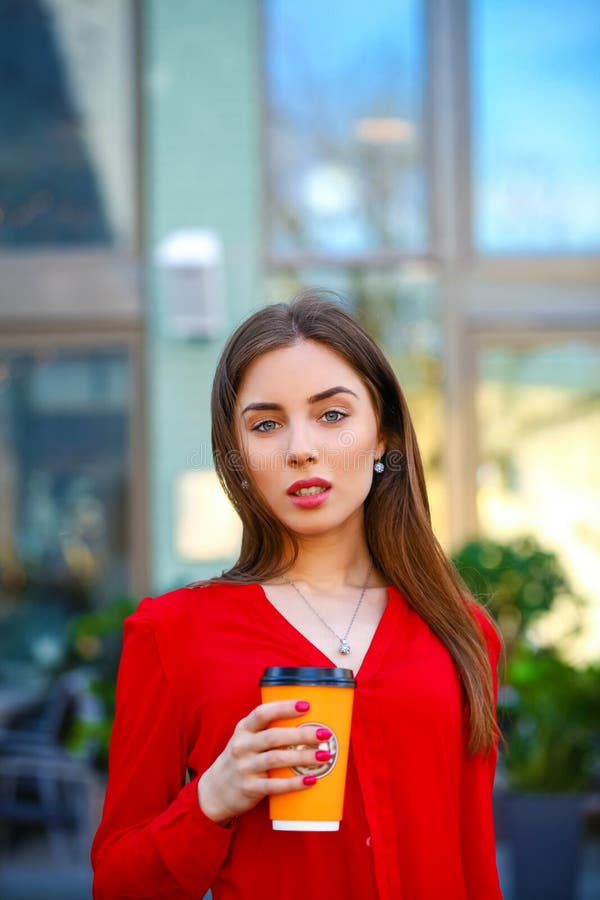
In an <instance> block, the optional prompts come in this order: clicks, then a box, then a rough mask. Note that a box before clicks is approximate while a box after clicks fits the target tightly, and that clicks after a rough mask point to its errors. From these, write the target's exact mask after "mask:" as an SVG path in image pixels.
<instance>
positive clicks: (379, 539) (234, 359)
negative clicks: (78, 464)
mask: <svg viewBox="0 0 600 900" xmlns="http://www.w3.org/2000/svg"><path fill="white" fill-rule="evenodd" d="M327 293H328V292H323V291H306V292H304V293H303V294H300V295H299V296H298V297H296V298H295V299H294V300H292V302H291V303H289V304H286V303H276V304H274V305H271V306H266V307H264V308H262V309H260V310H258V312H255V313H253V314H252V315H250V316H249V317H248V318H247V319H246V320H245V321H244V322H242V323H241V324H240V325H239V326H238V328H237V329H236V330H235V331H234V333H233V334H232V335H231V337H230V338H229V340H228V342H227V344H226V346H225V348H224V350H223V353H222V355H221V358H220V360H219V363H218V365H217V370H216V373H215V378H214V382H213V389H212V397H211V412H212V448H213V456H214V461H215V467H216V471H217V475H218V477H219V480H220V482H221V485H222V487H223V489H224V491H225V493H226V494H227V496H228V497H229V499H230V501H231V502H232V504H233V506H234V507H235V509H236V510H237V512H238V514H239V516H240V518H241V520H242V526H243V532H242V542H241V550H240V555H239V559H238V560H237V562H236V563H235V564H234V565H233V566H232V567H231V568H230V569H228V570H227V571H224V572H223V573H222V575H221V576H218V577H215V578H212V579H209V580H208V581H205V582H196V583H195V584H194V585H190V586H196V585H199V584H210V583H215V582H224V581H226V582H232V581H233V582H243V583H248V582H255V581H265V580H268V579H270V578H273V577H274V576H279V575H282V574H283V573H284V572H285V570H286V568H287V567H288V563H286V562H284V561H283V560H284V548H285V547H286V546H287V547H291V548H292V553H293V560H295V559H296V557H297V553H298V545H297V541H296V540H295V538H294V535H293V533H291V532H290V531H289V530H288V529H287V528H286V527H285V526H284V524H283V523H282V522H280V521H279V520H277V519H276V518H275V517H274V516H273V514H272V513H271V511H270V509H269V508H268V507H267V506H266V504H265V503H264V502H263V500H262V499H261V497H260V496H259V495H258V493H257V492H255V491H249V490H245V489H244V487H243V486H242V481H243V480H244V479H246V480H249V479H250V478H251V476H250V474H249V473H248V472H247V471H246V469H245V466H244V458H243V454H242V451H241V449H240V445H239V440H238V435H237V429H236V421H235V404H236V399H237V394H238V390H239V387H240V383H241V381H242V378H243V376H244V373H245V371H246V369H247V367H248V366H249V365H250V363H251V362H252V361H253V360H255V359H256V358H257V357H259V356H261V355H262V354H264V353H268V352H269V351H271V350H275V349H277V348H280V347H287V346H290V345H291V344H295V343H297V342H298V341H300V340H313V341H318V342H319V343H321V344H324V345H325V346H326V347H328V348H330V349H331V350H333V351H335V352H336V353H338V354H339V355H340V356H341V357H343V358H344V359H345V360H346V362H347V363H349V365H351V366H352V368H353V369H354V370H355V372H356V373H357V374H358V375H359V377H360V378H361V379H362V381H363V383H364V384H365V387H366V388H367V390H368V391H369V394H370V397H371V399H372V401H373V405H374V408H375V411H376V414H377V418H378V422H379V425H380V429H381V433H382V436H383V438H384V440H385V442H386V452H385V454H384V458H383V461H384V463H385V464H386V465H385V469H384V471H383V473H382V474H381V475H379V476H378V477H377V478H374V479H373V484H372V487H371V489H370V492H369V494H368V496H367V498H366V500H365V504H364V521H365V530H366V539H367V545H368V548H369V552H370V554H371V557H372V559H373V562H374V564H375V566H376V567H377V569H378V570H379V571H380V572H381V573H382V575H383V576H384V577H385V579H386V580H387V582H388V584H391V585H395V586H396V587H397V588H399V589H400V590H401V591H402V593H403V594H404V595H405V597H406V599H407V601H408V602H409V603H410V604H411V606H412V607H413V608H414V609H415V610H416V612H417V613H418V614H419V615H420V616H421V618H422V619H424V621H425V622H426V623H427V624H428V625H429V626H430V628H431V630H432V631H433V632H434V633H435V634H436V635H437V636H438V637H439V638H440V640H441V641H442V642H443V643H444V645H445V646H446V647H447V649H448V651H449V652H450V654H451V656H452V658H453V660H454V663H455V665H456V668H457V671H458V673H459V676H460V679H461V682H462V685H463V690H464V692H465V694H466V698H467V702H468V705H469V731H470V734H469V750H470V751H471V752H472V753H476V752H479V751H487V750H489V749H490V748H491V747H492V745H493V743H494V741H495V739H496V737H497V735H498V729H497V726H496V719H495V710H494V696H493V682H492V674H491V669H490V665H489V661H488V655H487V646H486V642H485V639H484V637H483V635H482V632H481V628H480V626H479V623H478V622H477V619H476V617H475V615H474V613H473V611H472V607H473V605H474V604H475V600H474V599H473V598H472V597H471V596H470V594H469V591H468V589H467V587H466V586H465V584H464V583H463V581H462V579H461V578H460V576H459V575H458V573H457V572H456V570H455V569H454V567H453V565H452V563H451V562H450V561H449V559H448V558H447V557H446V555H445V554H444V551H443V550H442V548H441V546H440V545H439V543H438V541H437V539H436V537H435V535H434V533H433V531H432V528H431V518H430V512H429V501H428V498H427V489H426V486H425V478H424V474H423V465H422V462H421V455H420V453H419V448H418V446H417V439H416V435H415V431H414V428H413V424H412V421H411V417H410V413H409V410H408V406H407V403H406V400H405V398H404V394H403V392H402V390H401V388H400V385H399V384H398V381H397V378H396V376H395V374H394V372H393V370H392V368H391V366H390V364H389V363H388V361H387V359H386V358H385V356H384V355H383V353H382V351H381V350H380V348H379V347H378V346H377V344H376V343H375V341H374V340H373V339H372V338H371V337H370V335H369V334H368V333H367V332H366V331H365V330H364V329H363V328H362V327H361V326H360V325H359V324H358V322H357V321H356V320H355V319H354V318H353V317H352V316H351V315H350V314H349V313H348V312H347V311H346V310H345V309H343V307H342V306H341V305H340V303H339V302H337V301H335V300H333V299H330V298H329V297H328V296H327ZM286 537H287V540H288V542H289V543H288V544H287V545H286V544H285V543H284V540H285V538H286ZM482 613H483V615H485V616H486V617H487V618H488V620H489V621H490V624H491V627H492V628H494V629H495V625H494V623H493V622H492V620H491V619H490V617H489V616H488V615H487V613H486V611H485V610H482Z"/></svg>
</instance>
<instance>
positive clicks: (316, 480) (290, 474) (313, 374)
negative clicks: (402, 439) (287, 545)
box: [236, 340, 385, 535]
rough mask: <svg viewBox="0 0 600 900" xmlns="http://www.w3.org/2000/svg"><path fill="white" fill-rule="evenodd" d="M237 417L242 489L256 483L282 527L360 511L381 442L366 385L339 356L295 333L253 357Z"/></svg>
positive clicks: (322, 523)
mask: <svg viewBox="0 0 600 900" xmlns="http://www.w3.org/2000/svg"><path fill="white" fill-rule="evenodd" d="M236 422H237V427H238V431H239V436H240V447H241V449H242V453H243V456H244V461H245V465H246V467H247V470H248V481H249V482H250V484H249V486H248V488H247V490H248V491H252V490H254V489H256V488H258V490H259V491H260V492H261V493H262V494H263V495H264V497H265V499H266V501H267V504H268V506H269V507H270V509H271V511H272V512H273V514H274V516H276V517H277V518H278V519H279V520H280V521H282V522H283V523H284V524H285V525H287V526H288V528H290V529H291V530H292V531H294V532H296V533H298V534H306V535H308V534H319V533H323V532H326V531H329V530H331V529H333V528H337V527H339V526H341V525H343V524H344V523H346V522H347V521H348V520H350V519H352V518H355V517H356V516H360V517H361V518H362V514H363V503H364V501H365V498H366V497H367V494H368V493H369V489H370V487H371V483H372V480H373V477H374V476H373V462H374V460H375V459H377V458H379V457H380V456H381V455H382V454H383V452H384V450H385V444H384V442H383V441H382V440H381V437H380V435H379V431H378V423H377V418H376V415H375V410H374V408H373V404H372V402H371V398H370V396H369V393H368V391H367V389H366V388H365V386H364V385H363V383H362V381H361V379H360V378H359V376H358V375H357V373H356V372H355V371H354V369H353V368H352V367H351V366H350V365H349V364H348V363H347V362H345V360H344V359H343V358H342V357H341V356H338V354H337V353H334V352H333V351H332V350H329V349H328V348H327V347H325V346H324V345H323V344H320V343H318V342H316V341H312V340H302V341H300V342H299V343H297V344H294V345H293V346H290V347H283V348H280V349H278V350H272V351H270V352H268V353H265V354H264V355H263V356H260V357H258V358H257V359H255V360H254V362H253V363H252V364H251V365H250V366H248V368H247V370H246V372H245V374H244V377H243V379H242V382H241V385H240V389H239V392H238V398H237V404H236ZM375 477H377V476H375ZM299 482H300V483H299Z"/></svg>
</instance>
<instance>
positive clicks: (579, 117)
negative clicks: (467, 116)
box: [470, 0, 600, 253]
mask: <svg viewBox="0 0 600 900" xmlns="http://www.w3.org/2000/svg"><path fill="white" fill-rule="evenodd" d="M470 8H471V10H472V13H471V16H472V18H471V25H472V29H471V47H472V73H471V74H472V81H473V99H474V105H473V151H474V173H473V180H474V182H473V193H474V235H473V239H474V243H475V246H476V248H477V249H478V250H479V251H481V252H483V253H531V252H541V253H545V252H546V253H550V252H552V253H569V252H581V253H586V252H593V251H595V250H597V249H598V248H599V247H600V154H599V153H598V147H599V146H600V115H599V114H598V111H599V109H600V4H599V3H598V2H597V0H571V2H569V3H564V2H563V3H557V2H555V3H551V4H548V2H547V0H528V2H527V3H522V2H519V0H476V2H474V3H472V4H470Z"/></svg>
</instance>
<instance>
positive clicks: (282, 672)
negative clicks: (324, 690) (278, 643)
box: [259, 666, 356, 687]
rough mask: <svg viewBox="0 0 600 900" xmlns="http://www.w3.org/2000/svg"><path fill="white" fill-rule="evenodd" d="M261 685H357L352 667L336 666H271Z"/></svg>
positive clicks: (266, 671)
mask: <svg viewBox="0 0 600 900" xmlns="http://www.w3.org/2000/svg"><path fill="white" fill-rule="evenodd" d="M259 683H260V685H261V687H262V686H263V685H269V684H314V685H327V686H329V687H356V681H355V679H354V672H353V671H352V669H337V668H336V667H335V666H323V667H320V666H269V667H268V668H266V669H265V671H264V672H263V676H262V678H261V679H260V682H259Z"/></svg>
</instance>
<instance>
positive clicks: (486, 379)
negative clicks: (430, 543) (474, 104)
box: [476, 340, 600, 658]
mask: <svg viewBox="0 0 600 900" xmlns="http://www.w3.org/2000/svg"><path fill="white" fill-rule="evenodd" d="M478 378H479V381H478V387H477V392H476V400H477V418H478V433H479V451H480V458H479V468H478V493H477V503H478V513H479V520H480V524H481V526H482V529H483V531H484V532H485V533H486V534H487V535H488V536H490V537H493V538H496V539H499V540H504V539H507V540H510V539H511V538H513V537H517V536H521V535H526V534H533V535H534V536H536V537H537V538H538V540H539V541H540V542H541V543H542V544H543V545H544V546H547V547H548V548H549V549H551V550H553V551H554V552H556V553H558V554H559V556H560V557H561V559H562V561H563V563H564V566H565V569H566V571H567V574H568V575H569V580H570V583H571V585H572V586H573V588H574V589H575V590H576V591H578V592H579V593H580V594H581V595H582V596H584V597H587V598H588V599H590V600H591V599H593V598H596V597H597V594H598V583H599V582H600V555H599V553H598V550H599V547H600V531H599V530H598V510H599V509H600V455H599V453H598V448H599V447H600V395H599V393H598V385H600V344H599V343H591V342H588V341H567V340H565V341H563V342H558V341H557V342H555V343H552V344H547V345H542V346H535V345H532V346H529V347H520V348H515V347H510V346H497V347H483V348H482V349H481V350H480V353H479V361H478ZM588 616H589V619H588V625H589V628H588V629H587V633H586V634H585V635H582V636H581V638H580V639H579V640H578V641H577V642H576V643H575V644H574V645H571V647H570V649H571V652H573V653H574V654H576V655H578V656H580V657H587V658H591V657H593V656H594V655H595V657H596V658H597V657H598V653H599V652H600V639H599V636H600V606H599V605H598V604H597V603H595V604H594V605H591V606H590V608H589V611H588Z"/></svg>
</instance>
